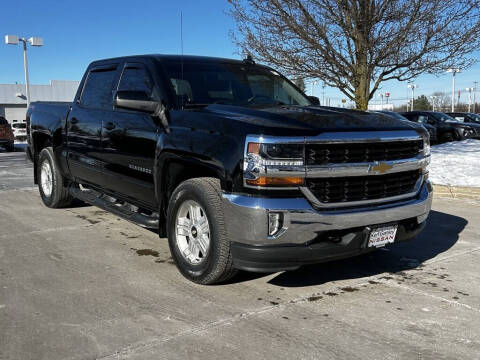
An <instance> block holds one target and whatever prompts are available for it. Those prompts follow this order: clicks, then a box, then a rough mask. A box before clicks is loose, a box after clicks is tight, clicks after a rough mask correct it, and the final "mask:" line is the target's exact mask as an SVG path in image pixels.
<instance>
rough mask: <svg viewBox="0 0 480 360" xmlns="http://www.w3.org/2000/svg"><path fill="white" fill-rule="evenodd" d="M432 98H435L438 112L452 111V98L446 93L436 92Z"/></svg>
mask: <svg viewBox="0 0 480 360" xmlns="http://www.w3.org/2000/svg"><path fill="white" fill-rule="evenodd" d="M432 96H434V101H435V109H436V110H437V111H450V108H451V103H452V98H451V96H450V94H447V93H444V92H442V91H435V92H434V93H433V94H432ZM432 101H433V100H432Z"/></svg>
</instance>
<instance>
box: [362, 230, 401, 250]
mask: <svg viewBox="0 0 480 360" xmlns="http://www.w3.org/2000/svg"><path fill="white" fill-rule="evenodd" d="M397 228H398V225H391V226H385V227H379V228H375V229H372V231H371V232H370V236H369V238H368V247H382V246H385V245H386V244H390V243H393V242H394V241H395V235H396V234H397Z"/></svg>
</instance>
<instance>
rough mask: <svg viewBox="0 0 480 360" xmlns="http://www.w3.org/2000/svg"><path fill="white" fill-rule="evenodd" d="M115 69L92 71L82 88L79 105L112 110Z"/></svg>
mask: <svg viewBox="0 0 480 360" xmlns="http://www.w3.org/2000/svg"><path fill="white" fill-rule="evenodd" d="M115 73H116V70H115V69H108V70H92V71H90V73H89V74H88V77H87V81H86V83H85V86H84V87H83V92H82V98H81V99H80V104H81V105H82V106H85V107H89V108H97V109H112V106H113V96H112V95H113V94H112V90H113V81H114V80H115Z"/></svg>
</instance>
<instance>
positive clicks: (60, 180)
mask: <svg viewBox="0 0 480 360" xmlns="http://www.w3.org/2000/svg"><path fill="white" fill-rule="evenodd" d="M37 178H38V189H39V191H40V196H41V197H42V201H43V203H44V204H45V205H47V206H48V207H50V208H62V207H66V206H69V205H70V204H71V203H72V200H73V198H72V196H71V195H70V194H69V192H68V188H67V184H66V180H65V178H64V177H63V176H62V174H61V173H60V169H59V168H58V166H57V163H56V161H55V157H54V156H53V150H52V148H51V147H47V148H45V149H43V150H42V151H41V152H40V155H39V156H38V166H37Z"/></svg>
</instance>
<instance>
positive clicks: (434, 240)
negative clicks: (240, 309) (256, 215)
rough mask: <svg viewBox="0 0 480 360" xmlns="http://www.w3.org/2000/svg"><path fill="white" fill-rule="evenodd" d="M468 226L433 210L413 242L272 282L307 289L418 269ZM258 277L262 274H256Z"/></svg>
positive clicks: (312, 267) (285, 275)
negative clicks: (346, 280)
mask: <svg viewBox="0 0 480 360" xmlns="http://www.w3.org/2000/svg"><path fill="white" fill-rule="evenodd" d="M467 223H468V221H467V220H465V219H464V218H461V217H458V216H454V215H450V214H446V213H443V212H438V211H433V210H432V211H431V212H430V216H429V218H428V222H427V226H426V227H425V229H424V231H423V232H422V233H421V234H420V235H419V236H418V237H417V239H415V240H413V241H409V242H405V243H399V244H396V245H391V246H390V247H389V248H388V249H386V250H379V251H376V252H373V253H370V254H366V255H363V256H358V257H355V258H350V259H345V260H339V261H334V262H328V263H322V264H316V265H307V266H303V267H301V268H300V269H298V270H296V271H290V272H288V271H287V272H283V273H279V274H278V275H277V276H275V277H274V278H273V279H271V280H270V281H269V283H270V284H272V285H277V286H282V287H304V286H312V285H321V284H324V283H328V282H331V281H337V280H345V279H356V278H362V277H369V276H375V275H379V274H384V273H398V272H400V271H404V270H409V269H413V268H419V267H421V266H422V263H424V262H425V261H427V260H429V259H432V258H434V257H435V256H437V255H438V254H441V253H443V252H445V251H447V250H448V249H450V248H451V247H452V246H453V245H454V244H455V243H456V242H457V241H458V238H459V234H460V233H461V232H462V231H463V229H464V228H465V226H466V225H467ZM256 277H257V278H259V277H262V275H261V274H256ZM242 278H243V281H245V280H248V279H252V278H255V275H253V274H239V279H237V280H236V281H235V279H234V281H235V282H238V281H242Z"/></svg>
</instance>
